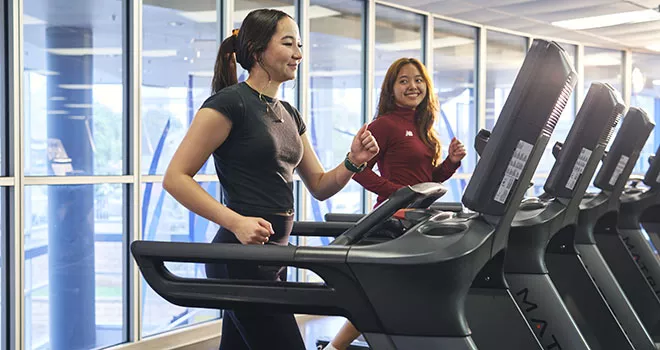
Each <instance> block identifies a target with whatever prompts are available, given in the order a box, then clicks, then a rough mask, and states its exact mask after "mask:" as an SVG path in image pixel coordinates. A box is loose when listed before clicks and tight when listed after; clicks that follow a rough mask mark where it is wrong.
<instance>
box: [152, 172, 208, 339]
mask: <svg viewBox="0 0 660 350" xmlns="http://www.w3.org/2000/svg"><path fill="white" fill-rule="evenodd" d="M200 185H201V186H202V187H203V188H204V189H205V190H206V191H207V192H208V193H209V194H211V195H212V196H213V197H215V198H219V196H220V194H219V187H220V185H219V183H218V182H202V183H200ZM142 193H143V194H144V198H143V204H142V205H143V211H142V214H143V217H142V227H141V231H142V239H144V240H148V241H153V240H155V241H168V242H211V241H212V240H213V237H214V236H215V234H216V232H217V231H218V228H219V227H218V226H217V225H216V224H213V223H211V222H209V221H208V220H206V219H204V218H202V217H200V216H197V215H194V214H193V213H191V212H190V211H189V210H188V209H186V208H185V207H183V206H182V205H181V204H179V202H177V201H176V200H175V199H174V198H172V197H171V196H170V195H169V194H168V193H167V192H166V191H163V188H162V185H161V184H160V183H146V184H143V185H142ZM165 265H166V267H167V268H168V269H170V271H172V273H174V274H176V275H178V276H183V277H193V278H205V277H206V273H205V269H204V265H203V264H189V263H171V262H168V263H166V264H165ZM141 312H142V336H145V337H146V336H150V335H154V334H158V333H162V332H166V331H169V330H172V329H175V328H179V327H182V326H188V325H191V324H195V323H199V322H203V321H206V320H211V319H214V318H217V317H219V314H220V313H219V311H218V310H213V309H193V308H185V307H181V306H177V305H174V304H171V303H170V302H168V301H166V300H165V299H163V298H161V297H160V296H159V295H158V294H156V293H155V292H154V291H153V290H152V289H151V287H150V286H149V285H148V284H147V283H146V281H144V279H143V280H142V309H141Z"/></svg>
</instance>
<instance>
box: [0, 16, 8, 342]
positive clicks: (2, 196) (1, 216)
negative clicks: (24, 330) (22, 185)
mask: <svg viewBox="0 0 660 350" xmlns="http://www.w3.org/2000/svg"><path fill="white" fill-rule="evenodd" d="M0 6H2V5H0ZM5 201H7V189H6V188H5V187H0V242H1V243H0V281H2V282H0V310H4V309H5V307H6V306H7V305H8V304H7V303H6V302H5V298H6V296H7V284H6V283H5V280H6V277H5V276H7V272H6V268H5V266H7V265H6V263H7V261H6V259H7V254H6V253H5V247H7V244H6V243H5V242H6V236H5V232H6V231H9V230H7V226H6V225H7V214H6V213H5V210H7V205H6V204H5ZM5 230H6V231H5ZM5 314H6V313H3V316H2V317H0V327H4V326H5V324H7V323H6V322H5V316H4V315H5ZM1 333H2V336H0V341H1V342H2V343H1V344H2V345H0V350H4V349H5V348H6V342H5V332H1Z"/></svg>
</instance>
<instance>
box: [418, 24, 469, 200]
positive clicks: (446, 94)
mask: <svg viewBox="0 0 660 350" xmlns="http://www.w3.org/2000/svg"><path fill="white" fill-rule="evenodd" d="M433 23H434V27H435V30H434V34H433V70H430V69H429V73H433V86H434V88H435V90H436V91H435V93H436V95H437V96H438V101H439V102H440V114H439V115H438V116H437V122H436V125H435V127H436V130H437V131H438V134H439V135H440V141H441V142H442V150H443V159H444V158H445V157H446V156H447V151H448V150H449V144H450V142H451V139H452V138H453V137H456V138H458V139H459V140H460V141H461V142H463V144H464V145H465V148H466V151H467V156H466V157H465V158H464V159H463V161H462V162H461V167H460V168H459V169H458V170H457V173H471V172H472V171H473V170H474V166H475V164H476V161H477V153H476V151H474V149H473V148H472V147H471V145H472V144H473V143H474V137H475V135H476V130H477V112H476V107H475V102H476V97H475V96H476V88H475V87H476V84H475V81H476V66H477V53H476V52H477V29H476V28H474V27H470V26H466V25H461V24H456V23H452V22H448V21H444V20H441V19H435V20H434V22H433ZM458 183H465V181H458ZM459 189H460V192H462V190H463V188H460V187H459ZM445 197H446V196H445ZM457 201H460V197H458V200H457Z"/></svg>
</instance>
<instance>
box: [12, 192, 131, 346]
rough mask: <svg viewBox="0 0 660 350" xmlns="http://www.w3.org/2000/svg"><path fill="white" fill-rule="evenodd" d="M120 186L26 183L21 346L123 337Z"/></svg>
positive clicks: (114, 341)
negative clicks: (22, 332)
mask: <svg viewBox="0 0 660 350" xmlns="http://www.w3.org/2000/svg"><path fill="white" fill-rule="evenodd" d="M124 198H126V195H125V185H121V184H99V185H44V186H26V187H25V206H24V208H23V210H24V225H25V231H24V235H25V236H24V242H25V243H24V244H25V245H24V249H25V275H24V278H25V295H24V297H25V319H24V322H25V348H26V349H92V348H102V347H108V346H111V345H115V344H120V343H122V342H125V341H126V340H127V339H126V337H125V335H126V334H127V333H126V331H127V330H126V328H125V327H126V324H125V322H124V321H125V319H126V315H125V314H124V312H125V308H124V305H125V303H126V300H124V295H125V293H124V291H125V290H126V289H125V285H124V283H125V281H126V276H125V275H124V265H125V260H126V259H127V257H126V254H125V252H126V250H125V247H124V245H123V239H124V237H125V233H126V232H125V231H126V220H125V217H124V213H125V212H126V210H125V207H126V204H127V203H125V202H124Z"/></svg>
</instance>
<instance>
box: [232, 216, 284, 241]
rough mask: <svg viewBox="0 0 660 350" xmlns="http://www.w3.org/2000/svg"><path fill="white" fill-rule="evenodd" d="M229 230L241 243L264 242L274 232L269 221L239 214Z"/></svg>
mask: <svg viewBox="0 0 660 350" xmlns="http://www.w3.org/2000/svg"><path fill="white" fill-rule="evenodd" d="M230 230H231V232H233V233H234V235H235V236H236V238H238V240H239V241H241V243H243V244H266V242H268V238H269V237H270V235H272V234H274V233H275V232H274V231H273V226H272V225H271V224H270V222H268V221H266V220H265V219H263V218H256V217H251V216H241V218H240V219H239V220H237V222H236V223H235V224H234V225H232V227H231V229H230Z"/></svg>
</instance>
